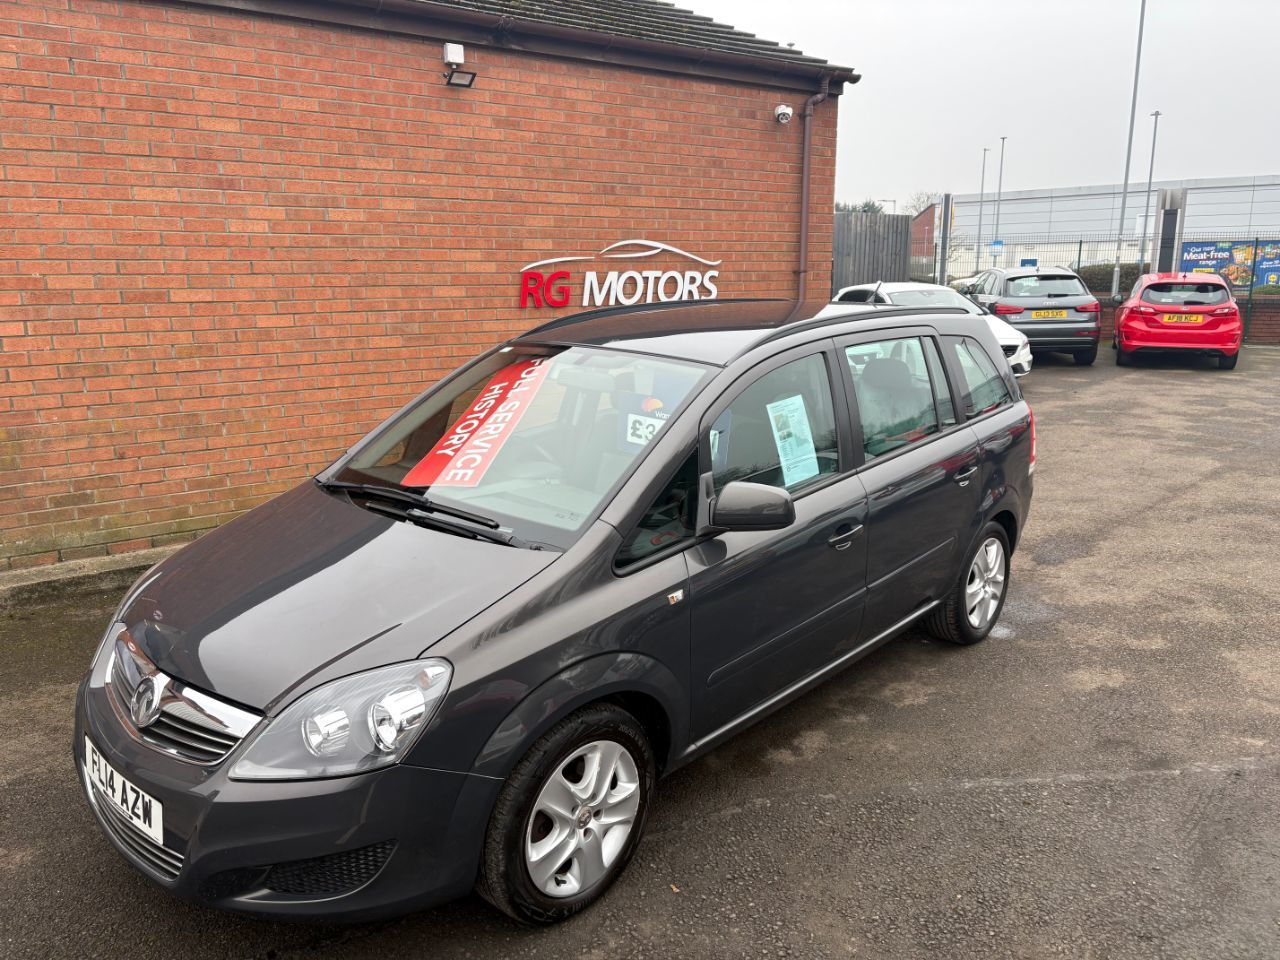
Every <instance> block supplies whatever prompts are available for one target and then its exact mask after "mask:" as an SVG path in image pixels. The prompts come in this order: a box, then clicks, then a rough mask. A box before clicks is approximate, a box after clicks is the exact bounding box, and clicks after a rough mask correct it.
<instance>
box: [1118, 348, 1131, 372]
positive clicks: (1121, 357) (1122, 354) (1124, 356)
mask: <svg viewBox="0 0 1280 960" xmlns="http://www.w3.org/2000/svg"><path fill="white" fill-rule="evenodd" d="M1116 366H1117V367H1131V366H1133V354H1132V353H1128V352H1126V351H1125V350H1124V349H1123V348H1117V349H1116Z"/></svg>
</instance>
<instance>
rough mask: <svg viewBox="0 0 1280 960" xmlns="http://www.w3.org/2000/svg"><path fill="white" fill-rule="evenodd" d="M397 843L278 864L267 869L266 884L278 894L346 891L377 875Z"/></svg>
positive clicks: (315, 894) (373, 845)
mask: <svg viewBox="0 0 1280 960" xmlns="http://www.w3.org/2000/svg"><path fill="white" fill-rule="evenodd" d="M395 846H396V844H395V841H394V840H383V841H382V842H381V843H375V844H371V845H370V846H367V847H361V848H360V849H359V850H348V851H346V852H345V853H332V854H329V855H328V856H326V857H313V858H312V859H310V860H293V861H290V862H289V863H277V864H276V865H275V866H273V867H272V868H271V869H270V870H268V871H267V876H266V878H265V879H264V880H263V886H264V887H266V888H267V889H268V890H274V891H275V892H276V893H288V894H294V895H297V896H321V895H324V896H332V895H334V894H338V893H347V892H349V891H351V890H354V889H355V888H356V887H362V886H364V885H365V884H366V883H368V882H369V881H370V880H372V879H373V878H374V877H376V876H377V875H378V871H379V870H381V869H382V868H383V866H385V865H386V862H387V858H388V857H390V856H391V851H392V850H394V849H395Z"/></svg>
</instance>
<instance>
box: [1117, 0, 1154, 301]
mask: <svg viewBox="0 0 1280 960" xmlns="http://www.w3.org/2000/svg"><path fill="white" fill-rule="evenodd" d="M1146 22H1147V0H1142V2H1141V6H1139V7H1138V49H1137V51H1136V52H1135V53H1134V55H1133V96H1132V98H1131V99H1130V101H1129V142H1128V144H1127V145H1126V146H1125V148H1124V183H1123V184H1121V186H1120V222H1119V224H1117V225H1116V264H1115V268H1114V269H1113V270H1112V271H1111V296H1113V297H1114V296H1115V295H1116V294H1117V293H1119V292H1120V252H1121V250H1122V249H1123V243H1124V214H1125V202H1126V201H1127V200H1128V199H1129V162H1130V161H1131V160H1132V159H1133V122H1134V120H1136V119H1137V116H1138V74H1139V72H1140V71H1141V69H1142V28H1143V26H1144V25H1145V24H1146Z"/></svg>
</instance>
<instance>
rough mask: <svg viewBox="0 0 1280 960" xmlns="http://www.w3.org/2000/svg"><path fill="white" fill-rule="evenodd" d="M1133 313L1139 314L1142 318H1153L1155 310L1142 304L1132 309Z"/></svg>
mask: <svg viewBox="0 0 1280 960" xmlns="http://www.w3.org/2000/svg"><path fill="white" fill-rule="evenodd" d="M1133 312H1134V313H1140V314H1142V315H1143V316H1144V317H1154V316H1155V315H1156V312H1155V310H1153V309H1152V308H1151V307H1145V306H1143V305H1142V304H1138V306H1136V307H1134V308H1133Z"/></svg>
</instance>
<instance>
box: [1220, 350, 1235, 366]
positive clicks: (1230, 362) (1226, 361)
mask: <svg viewBox="0 0 1280 960" xmlns="http://www.w3.org/2000/svg"><path fill="white" fill-rule="evenodd" d="M1239 359H1240V351H1239V350H1237V351H1236V352H1235V353H1233V354H1232V355H1231V356H1229V357H1219V358H1218V369H1219V370H1234V369H1235V368H1236V363H1237V361H1239Z"/></svg>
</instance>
